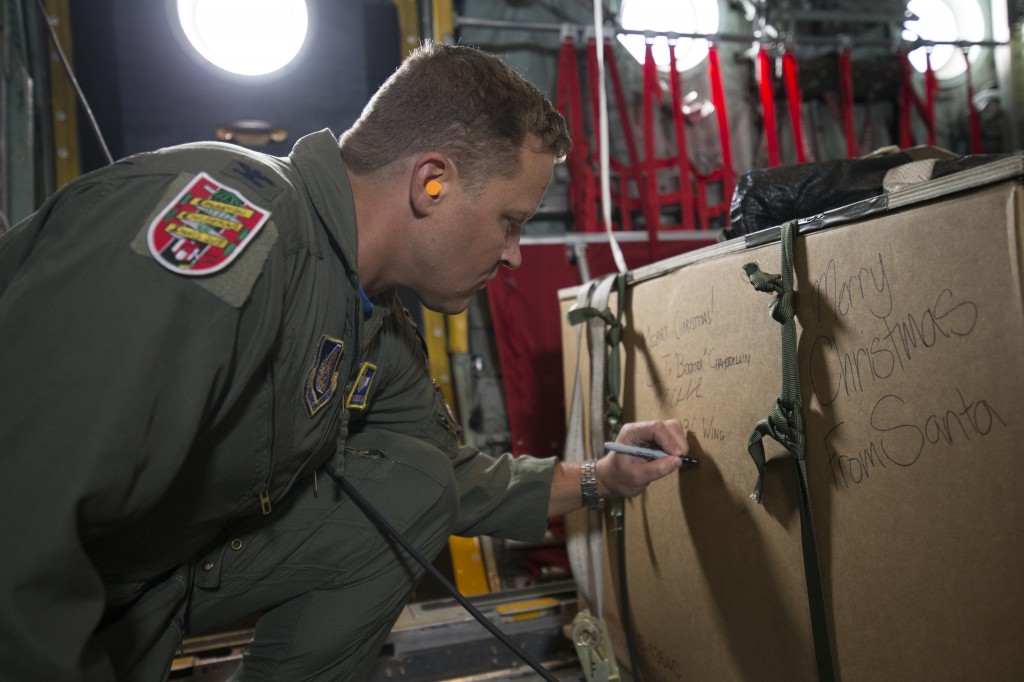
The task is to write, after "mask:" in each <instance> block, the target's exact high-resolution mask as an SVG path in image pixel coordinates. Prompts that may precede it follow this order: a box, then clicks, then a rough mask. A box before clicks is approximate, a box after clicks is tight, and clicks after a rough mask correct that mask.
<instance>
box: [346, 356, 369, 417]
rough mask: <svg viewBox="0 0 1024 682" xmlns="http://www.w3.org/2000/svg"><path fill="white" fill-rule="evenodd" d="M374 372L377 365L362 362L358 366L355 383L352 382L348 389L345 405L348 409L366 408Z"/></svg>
mask: <svg viewBox="0 0 1024 682" xmlns="http://www.w3.org/2000/svg"><path fill="white" fill-rule="evenodd" d="M376 373H377V365H375V364H373V363H370V362H364V363H363V366H362V367H360V368H359V376H357V377H356V380H355V383H354V384H352V390H351V391H349V394H348V399H347V400H346V401H345V407H347V408H348V409H350V410H364V409H366V405H367V403H368V402H369V400H368V399H369V396H370V384H372V383H373V375H374V374H376Z"/></svg>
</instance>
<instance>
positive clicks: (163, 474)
mask: <svg viewBox="0 0 1024 682" xmlns="http://www.w3.org/2000/svg"><path fill="white" fill-rule="evenodd" d="M191 190H196V192H198V195H196V196H193V192H192V191H191ZM204 192H208V193H209V196H208V197H206V198H205V199H204V198H203V197H204V196H205V195H204ZM179 199H180V201H179ZM193 201H194V202H200V203H202V202H207V203H208V204H209V205H210V206H214V207H215V208H216V209H217V210H211V211H208V212H204V211H203V210H202V209H196V208H193V206H195V205H196V204H194V203H190V202H193ZM210 202H212V203H210ZM224 202H228V203H231V208H230V209H225V208H224ZM182 211H184V212H185V213H188V215H189V216H191V218H189V219H188V220H186V221H185V222H184V223H182V222H181V221H180V220H179V221H177V222H176V223H175V221H174V219H173V216H175V215H179V216H180V215H181V212H182ZM197 213H203V216H200V217H196V214H197ZM243 213H248V214H255V215H259V214H260V213H264V214H269V217H268V218H267V219H266V220H265V221H264V222H263V223H262V224H261V225H260V226H259V231H258V233H256V231H255V229H253V230H252V231H250V232H249V234H250V238H249V241H248V242H241V241H239V242H238V244H240V246H238V247H237V248H235V253H234V254H233V255H231V256H230V258H228V255H227V254H228V253H229V252H230V250H231V249H230V248H221V251H222V253H221V255H219V256H216V258H215V259H214V262H215V267H217V264H219V269H215V268H211V269H209V270H208V271H203V274H201V275H199V276H192V275H189V274H182V273H181V272H179V271H175V267H178V266H176V265H175V259H176V258H177V259H181V263H182V264H188V263H191V262H192V261H190V260H189V259H190V258H193V257H194V256H195V254H196V253H197V249H196V246H197V245H201V244H205V243H209V244H217V243H227V242H228V241H230V240H229V239H225V238H224V237H223V235H225V234H227V235H228V237H235V236H237V235H238V234H240V232H239V231H238V230H239V228H238V227H231V228H230V229H231V230H233V232H231V233H227V232H225V230H224V229H220V228H218V229H219V235H220V236H218V232H217V230H213V229H212V228H211V227H210V226H214V227H217V226H218V225H221V226H223V225H224V224H229V225H236V224H237V223H235V220H236V218H237V217H238V216H240V215H242V214H243ZM217 219H220V220H221V221H227V223H223V222H221V223H217V222H216V221H217ZM204 220H205V221H206V222H203V221H204ZM196 221H199V222H198V223H197V222H196ZM168 226H170V227H168ZM172 228H173V230H177V233H176V234H178V236H179V238H177V239H176V240H175V241H173V242H172V246H174V245H184V246H183V247H182V248H180V249H178V250H176V251H174V252H173V253H172V249H171V247H170V246H169V247H167V249H164V250H159V249H158V248H157V247H156V246H154V245H153V244H154V242H155V241H156V240H158V239H160V238H162V237H165V236H166V235H164V233H163V232H162V230H165V229H167V230H171V229H172ZM243 232H244V231H243ZM199 233H202V235H200V236H196V235H198V234H199ZM253 234H255V236H251V235H253ZM181 235H185V236H184V237H182V236H181ZM189 235H192V236H191V237H189ZM203 235H205V236H203ZM175 248H177V247H176V246H175ZM211 251H213V250H212V249H211ZM355 255H356V230H355V216H354V208H353V205H352V199H351V190H350V188H349V186H348V181H347V175H346V172H345V168H344V166H343V164H342V163H341V158H340V154H339V152H338V148H337V142H336V140H335V138H334V137H333V135H331V133H330V132H329V131H322V132H320V133H315V134H313V135H309V136H307V137H305V138H303V139H301V140H299V141H298V142H297V143H296V145H295V147H294V149H293V151H292V153H291V154H290V155H289V157H288V158H275V157H269V156H266V155H261V154H256V153H253V152H248V151H246V150H244V149H241V148H238V147H234V146H230V145H220V144H216V143H204V144H195V145H185V146H182V147H176V148H171V149H167V150H160V151H158V152H153V153H147V154H141V155H137V156H134V157H131V158H128V159H125V160H123V161H120V162H118V163H116V164H114V165H112V166H109V167H107V168H104V169H101V170H99V171H96V172H93V173H91V174H88V175H86V176H83V177H82V178H79V179H78V180H76V181H75V182H73V183H71V184H70V185H68V186H67V187H65V188H63V189H62V190H61V191H59V192H58V193H57V194H55V195H54V196H53V197H52V198H51V199H50V200H49V201H47V203H46V204H44V206H43V207H42V208H41V209H40V210H39V211H38V212H37V213H36V214H34V215H33V216H30V217H29V218H28V219H26V220H25V221H23V222H22V223H21V224H19V225H18V226H16V227H15V228H14V229H13V230H12V231H11V232H10V233H8V234H6V235H5V236H4V237H3V238H2V239H0V448H2V452H0V482H2V483H0V484H2V485H4V486H5V491H4V493H3V495H0V515H2V518H4V519H5V521H4V524H3V526H2V529H0V548H2V551H3V554H4V557H5V559H4V561H3V562H0V595H2V597H0V598H2V599H3V600H4V608H3V609H0V670H3V671H4V674H5V675H6V676H9V677H11V678H12V679H61V680H77V679H111V678H113V677H114V675H115V672H114V671H115V670H116V671H117V673H116V674H117V675H118V676H120V677H125V676H130V675H132V674H134V673H133V671H135V673H138V674H139V675H141V676H143V677H146V676H147V675H149V673H148V672H145V671H148V670H150V669H151V668H149V667H145V666H152V665H153V661H154V660H155V659H153V657H152V656H149V657H145V656H144V657H142V659H141V660H142V661H144V665H143V666H142V667H137V666H136V663H137V662H138V661H139V660H140V658H139V654H138V652H139V650H140V649H141V650H154V651H155V652H157V653H158V656H157V659H159V657H160V655H161V654H159V652H165V651H171V652H172V651H173V647H171V649H170V650H168V649H167V646H168V644H173V643H175V642H176V641H177V639H178V638H179V637H180V634H181V629H182V627H183V620H184V618H185V617H186V615H187V614H186V613H185V612H184V611H183V610H182V609H183V606H182V601H183V598H184V595H185V594H187V592H188V590H189V589H190V587H191V585H190V584H191V583H192V582H193V578H192V576H193V574H195V575H197V576H198V575H199V573H197V571H201V569H200V568H198V567H199V566H201V565H202V564H203V563H205V562H200V556H201V554H202V555H203V556H205V553H206V552H208V551H209V550H208V548H209V547H210V546H215V545H216V543H217V542H218V541H219V538H221V537H222V536H223V534H224V533H226V532H227V530H226V529H229V528H230V527H231V526H232V525H233V524H234V523H250V522H255V523H259V521H260V519H264V518H265V519H275V518H277V517H278V516H281V517H284V516H287V511H288V507H289V501H290V500H293V499H304V498H302V497H300V496H299V495H298V493H297V492H296V493H294V494H289V492H290V491H293V489H294V488H295V483H296V481H297V480H299V479H301V480H303V481H304V482H305V483H304V490H306V491H308V489H309V488H308V483H309V481H311V480H312V476H313V472H314V471H315V470H316V469H317V468H319V467H320V466H322V465H323V464H324V463H325V462H327V461H328V460H329V459H331V458H332V457H335V455H336V453H337V452H339V449H340V448H343V447H344V443H345V441H346V439H347V437H348V430H349V426H348V421H349V418H350V414H351V412H352V411H351V410H349V409H346V408H345V406H344V403H345V396H346V395H348V393H349V391H350V389H351V387H350V386H349V381H351V380H352V379H355V374H354V370H357V369H358V368H359V367H360V366H361V365H362V363H361V360H360V358H359V353H360V339H359V326H360V324H361V323H362V322H361V320H360V317H361V313H360V303H359V297H358V294H357V291H358V279H357V276H356V274H355V263H356V258H355ZM217 258H219V261H218V260H217ZM195 262H197V263H199V262H201V261H198V260H197V261H195ZM182 267H183V266H182ZM346 378H347V379H348V380H346ZM460 452H461V451H460ZM462 456H463V455H461V454H460V455H459V456H457V457H456V458H455V461H454V464H455V469H456V470H457V469H458V467H459V462H460V459H459V457H462ZM466 457H467V458H468V459H469V460H476V459H478V456H477V455H475V454H471V455H466ZM479 459H481V460H483V459H488V460H489V459H490V458H483V457H482V456H479ZM491 461H493V460H491ZM545 466H546V467H548V468H547V469H545V467H540V471H541V473H540V474H536V475H533V476H532V478H531V480H533V481H535V482H536V485H535V486H533V487H532V488H536V489H537V491H542V492H535V493H531V494H530V495H527V496H526V497H527V498H530V499H531V500H533V499H539V498H540V497H542V496H545V499H546V494H547V489H546V488H545V487H544V486H545V481H546V485H548V486H549V485H550V469H549V466H550V465H545ZM518 467H519V465H516V466H515V467H513V466H511V465H507V464H506V465H495V466H494V467H493V468H489V467H483V468H478V469H475V470H474V475H473V476H470V477H469V478H468V479H467V480H468V481H470V482H469V483H468V484H467V485H466V486H465V488H464V487H463V486H462V485H461V484H460V485H459V488H458V494H459V497H460V498H462V496H463V489H465V494H466V496H467V499H469V500H474V502H473V503H472V504H469V505H467V508H471V507H473V506H474V505H476V502H475V496H476V495H479V494H480V493H481V492H482V491H486V490H490V489H491V488H493V487H494V486H493V485H491V484H489V483H485V482H483V481H487V480H493V481H497V482H498V487H500V486H501V485H505V486H506V487H508V484H509V483H510V482H511V481H512V479H514V478H515V476H514V475H509V474H508V473H507V471H509V470H511V469H514V468H518ZM545 470H546V472H547V473H546V477H545V475H543V471H545ZM503 478H504V479H505V480H504V484H502V479H503ZM478 480H479V481H480V482H478ZM292 504H294V503H292ZM545 504H546V502H545ZM282 505H283V506H284V507H285V508H284V509H283V510H279V507H281V506H282ZM486 506H487V505H482V507H481V508H482V509H484V513H482V514H478V517H479V518H481V519H482V518H485V517H487V513H486ZM460 513H461V512H460ZM495 518H498V517H495ZM238 519H242V521H240V522H239V521H237V520H238ZM497 525H499V526H500V525H502V524H501V523H498V524H497ZM453 527H458V525H457V524H455V525H454V526H453ZM517 527H518V526H517ZM467 528H468V529H470V530H473V529H475V528H481V529H485V530H489V529H490V524H488V523H486V522H482V523H474V524H469V525H468V526H467ZM513 532H515V530H513ZM531 532H532V533H536V532H537V530H536V527H535V528H534V529H532V530H531ZM211 543H213V545H211ZM249 554H252V552H250V553H249ZM268 554H270V553H269V552H268ZM195 582H196V586H195V589H201V587H202V586H201V585H200V582H201V581H200V580H199V578H198V577H197V578H196V580H195ZM140 613H141V614H142V617H140V616H139V614H140ZM146 614H156V618H157V620H156V621H154V620H153V618H147V617H146ZM161 618H162V619H163V620H160V619H161ZM97 630H100V631H102V633H103V636H100V637H98V636H96V635H95V632H96V631H97ZM169 655H170V654H167V660H169ZM166 662H167V661H160V660H157V663H156V665H157V668H154V669H158V668H159V667H160V666H163V665H165V663H166ZM150 679H152V678H151V677H150Z"/></svg>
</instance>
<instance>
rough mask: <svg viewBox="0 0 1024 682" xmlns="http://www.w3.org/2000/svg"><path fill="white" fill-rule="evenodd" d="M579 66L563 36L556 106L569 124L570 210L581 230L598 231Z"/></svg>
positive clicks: (572, 47)
mask: <svg viewBox="0 0 1024 682" xmlns="http://www.w3.org/2000/svg"><path fill="white" fill-rule="evenodd" d="M581 99H582V98H581V96H580V83H579V74H578V71H577V65H576V43H575V41H574V40H573V39H572V38H571V37H566V38H563V40H562V47H561V51H560V53H559V55H558V86H557V94H556V98H555V106H556V107H557V108H558V111H559V112H561V114H562V116H564V117H565V119H566V121H568V123H569V132H570V134H571V135H572V141H573V145H572V149H570V150H569V154H568V155H567V157H566V160H565V162H566V166H568V168H569V210H570V211H571V212H572V215H573V222H574V224H575V228H576V230H578V231H586V232H594V231H597V229H598V226H597V207H596V206H595V200H596V196H595V189H594V173H593V170H592V169H591V166H590V153H589V151H588V146H587V132H586V130H585V129H584V127H583V103H582V101H581Z"/></svg>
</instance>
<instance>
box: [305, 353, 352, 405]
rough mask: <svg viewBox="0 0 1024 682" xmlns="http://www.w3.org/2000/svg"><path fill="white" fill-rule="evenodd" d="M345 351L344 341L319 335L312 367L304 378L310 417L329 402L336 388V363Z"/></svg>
mask: <svg viewBox="0 0 1024 682" xmlns="http://www.w3.org/2000/svg"><path fill="white" fill-rule="evenodd" d="M344 352H345V342H344V341H342V340H341V339H336V338H334V337H333V336H327V335H326V334H324V335H323V336H321V337H320V346H319V348H318V349H317V353H316V360H314V362H313V369H311V370H310V371H309V377H308V378H307V379H306V391H305V393H306V409H307V410H308V411H309V416H310V417H312V416H313V415H315V414H316V413H317V412H319V411H320V410H321V409H322V408H323V406H324V405H326V404H327V403H329V402H331V398H333V397H334V393H335V392H336V391H337V390H338V363H340V362H341V355H342V353H344Z"/></svg>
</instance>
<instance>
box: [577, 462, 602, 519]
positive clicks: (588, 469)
mask: <svg viewBox="0 0 1024 682" xmlns="http://www.w3.org/2000/svg"><path fill="white" fill-rule="evenodd" d="M580 490H581V491H582V493H583V504H584V505H585V506H586V507H587V508H589V509H604V500H602V499H601V496H600V495H598V494H597V460H596V459H591V460H588V461H586V462H583V463H582V464H580Z"/></svg>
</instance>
